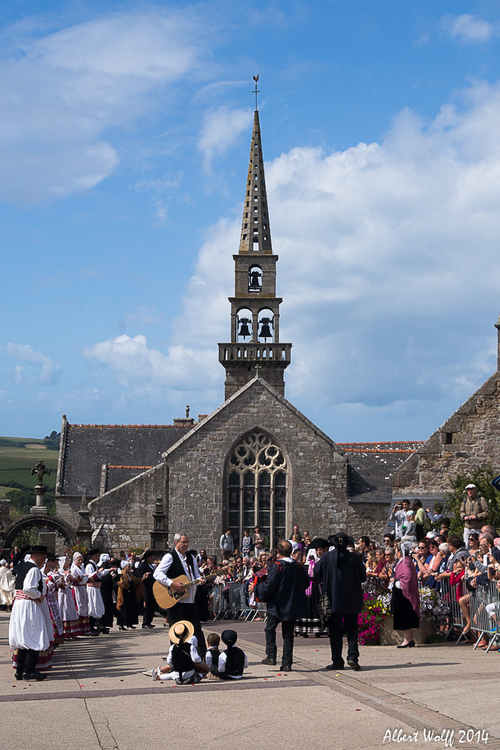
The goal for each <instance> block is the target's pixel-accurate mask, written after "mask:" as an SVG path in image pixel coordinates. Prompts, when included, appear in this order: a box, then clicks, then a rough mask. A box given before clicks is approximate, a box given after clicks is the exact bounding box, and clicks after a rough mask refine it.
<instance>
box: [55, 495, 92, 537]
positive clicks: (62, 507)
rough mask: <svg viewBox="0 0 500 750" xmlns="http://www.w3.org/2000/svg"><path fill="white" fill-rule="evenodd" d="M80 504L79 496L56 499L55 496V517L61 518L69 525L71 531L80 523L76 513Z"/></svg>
mask: <svg viewBox="0 0 500 750" xmlns="http://www.w3.org/2000/svg"><path fill="white" fill-rule="evenodd" d="M89 500H90V498H89ZM81 504H82V498H81V496H80V495H78V496H73V497H71V496H63V497H57V496H56V515H57V516H59V518H62V519H63V520H64V521H66V522H67V523H69V525H70V526H71V527H72V528H73V529H76V528H77V527H78V524H79V522H80V516H79V515H78V511H79V510H80V506H81Z"/></svg>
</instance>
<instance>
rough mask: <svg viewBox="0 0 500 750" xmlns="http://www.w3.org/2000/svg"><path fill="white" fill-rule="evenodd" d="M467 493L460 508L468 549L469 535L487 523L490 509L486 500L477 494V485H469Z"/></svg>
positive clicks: (466, 489)
mask: <svg viewBox="0 0 500 750" xmlns="http://www.w3.org/2000/svg"><path fill="white" fill-rule="evenodd" d="M465 491H466V493H467V496H466V497H464V499H463V500H462V505H461V506H460V518H461V519H462V521H463V522H464V542H465V546H466V547H467V546H468V545H467V542H468V540H469V534H471V533H472V532H473V531H480V529H481V526H483V525H484V524H485V523H486V518H487V517H488V515H489V512H490V509H489V506H488V503H487V502H486V500H485V498H484V497H482V495H478V494H477V487H476V485H475V484H472V483H471V484H468V485H467V486H466V488H465Z"/></svg>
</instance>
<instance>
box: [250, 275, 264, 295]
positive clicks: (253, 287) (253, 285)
mask: <svg viewBox="0 0 500 750" xmlns="http://www.w3.org/2000/svg"><path fill="white" fill-rule="evenodd" d="M248 288H249V290H250V291H254V292H260V290H261V285H260V274H259V272H258V271H252V272H251V273H250V283H249V284H248Z"/></svg>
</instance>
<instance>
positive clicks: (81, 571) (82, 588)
mask: <svg viewBox="0 0 500 750" xmlns="http://www.w3.org/2000/svg"><path fill="white" fill-rule="evenodd" d="M71 575H72V577H73V584H72V585H73V596H74V597H75V605H76V611H77V612H78V618H79V625H80V630H81V633H82V635H90V623H89V600H88V596H87V578H88V576H87V575H86V573H85V568H84V567H83V555H82V553H81V552H75V554H74V555H73V564H72V566H71Z"/></svg>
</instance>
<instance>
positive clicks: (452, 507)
mask: <svg viewBox="0 0 500 750" xmlns="http://www.w3.org/2000/svg"><path fill="white" fill-rule="evenodd" d="M495 476H496V474H495V473H494V471H493V469H492V468H491V464H487V465H486V466H482V467H479V468H477V469H474V470H473V471H471V472H470V474H457V475H456V476H455V477H450V480H449V481H450V484H451V486H452V488H453V489H452V490H451V491H450V492H445V498H446V504H445V509H444V511H443V515H447V514H448V515H449V516H450V518H451V532H452V533H453V534H458V535H459V536H462V535H463V530H464V522H463V521H462V519H461V518H460V506H461V505H462V501H463V499H464V498H465V497H466V495H467V493H466V491H465V488H466V486H467V485H468V484H475V485H476V487H477V493H478V495H482V496H483V497H484V498H485V499H486V501H487V502H488V505H489V506H490V515H489V517H488V520H487V521H486V523H489V524H491V525H492V526H494V527H495V528H496V529H498V528H499V526H500V493H499V492H497V491H496V490H495V488H494V487H493V485H492V484H491V482H492V480H493V479H494V478H495Z"/></svg>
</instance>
